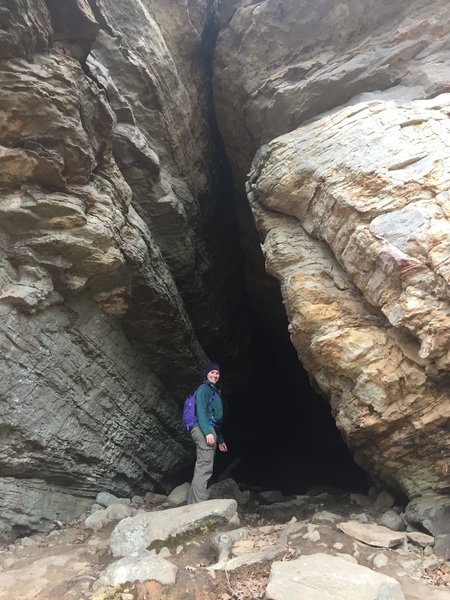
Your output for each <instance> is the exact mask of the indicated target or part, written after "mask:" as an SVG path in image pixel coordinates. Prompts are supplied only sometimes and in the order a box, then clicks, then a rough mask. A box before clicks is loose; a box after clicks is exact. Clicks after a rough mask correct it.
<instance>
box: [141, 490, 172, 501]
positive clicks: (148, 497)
mask: <svg viewBox="0 0 450 600" xmlns="http://www.w3.org/2000/svg"><path fill="white" fill-rule="evenodd" d="M166 500H167V496H164V494H155V493H154V492H147V493H146V494H145V496H144V503H145V504H162V503H163V502H166Z"/></svg>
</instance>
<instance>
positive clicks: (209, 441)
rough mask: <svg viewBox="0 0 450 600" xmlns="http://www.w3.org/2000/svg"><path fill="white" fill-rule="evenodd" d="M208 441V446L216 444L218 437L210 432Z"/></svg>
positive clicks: (207, 437)
mask: <svg viewBox="0 0 450 600" xmlns="http://www.w3.org/2000/svg"><path fill="white" fill-rule="evenodd" d="M205 439H206V443H207V444H208V446H214V444H215V443H216V438H215V437H214V434H212V433H208V435H207V436H206V438H205Z"/></svg>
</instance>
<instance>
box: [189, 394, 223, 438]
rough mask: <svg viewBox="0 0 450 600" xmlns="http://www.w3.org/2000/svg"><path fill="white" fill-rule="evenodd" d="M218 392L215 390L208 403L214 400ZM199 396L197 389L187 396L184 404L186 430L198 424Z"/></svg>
mask: <svg viewBox="0 0 450 600" xmlns="http://www.w3.org/2000/svg"><path fill="white" fill-rule="evenodd" d="M215 393H216V392H215V391H214V390H213V393H212V394H211V397H210V399H209V400H208V405H207V406H209V405H210V404H211V402H212V401H213V400H214V394H215ZM196 396H197V390H196V391H195V392H194V393H193V394H191V396H189V398H186V400H185V402H184V406H183V425H184V428H185V429H186V431H190V430H191V429H192V428H193V427H195V426H196V425H198V419H197V415H196V414H195V398H196Z"/></svg>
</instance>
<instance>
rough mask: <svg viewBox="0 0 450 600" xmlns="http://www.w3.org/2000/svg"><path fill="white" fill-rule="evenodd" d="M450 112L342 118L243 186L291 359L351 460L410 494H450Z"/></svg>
mask: <svg viewBox="0 0 450 600" xmlns="http://www.w3.org/2000/svg"><path fill="white" fill-rule="evenodd" d="M449 110H450V96H449V95H442V96H440V97H438V98H435V99H433V100H423V101H416V102H389V103H382V102H369V103H367V102H361V103H359V104H356V105H355V106H352V107H349V108H345V109H342V110H341V111H339V112H336V113H334V114H331V115H329V116H326V117H323V118H322V119H320V120H317V121H315V122H313V123H311V124H310V125H306V126H304V127H302V128H300V129H298V130H296V131H294V132H292V133H290V134H288V135H286V136H283V137H282V138H280V139H278V140H275V141H274V142H272V143H271V144H269V145H268V146H267V147H266V148H265V149H264V150H263V151H262V152H261V153H260V154H259V155H258V159H257V161H256V162H255V164H254V168H253V171H252V174H251V179H250V184H249V187H248V189H249V197H250V201H251V204H252V209H253V211H254V215H255V218H256V221H257V225H258V228H259V230H260V233H261V235H262V239H263V251H264V253H265V256H266V264H267V269H268V270H269V272H270V273H271V274H273V275H274V276H275V277H277V278H278V280H279V281H280V284H281V291H282V294H283V297H284V301H285V306H286V310H287V313H288V317H289V321H290V326H289V328H290V333H291V339H292V342H293V344H294V345H295V347H296V348H297V352H298V354H299V358H300V359H301V361H302V363H303V364H304V366H305V367H306V368H307V369H308V371H309V372H310V374H311V375H313V376H314V378H315V380H316V382H317V383H318V385H319V386H320V387H321V388H322V390H323V392H324V393H325V394H326V395H327V396H328V397H329V398H330V402H331V406H332V410H333V414H334V416H335V419H336V422H337V425H338V427H339V429H340V430H341V431H342V433H343V435H344V437H345V439H346V440H347V443H348V444H349V445H350V446H351V447H353V448H354V449H355V452H356V455H355V456H356V459H357V460H358V462H360V463H361V464H363V465H364V466H365V467H366V468H368V469H371V470H374V471H375V472H376V473H378V474H379V476H380V477H381V478H383V477H389V478H392V479H394V480H395V481H396V482H397V484H399V485H400V486H401V487H402V488H403V490H404V491H405V492H406V493H407V494H411V495H413V494H417V493H424V492H425V491H426V490H427V489H433V490H434V491H435V492H436V491H438V490H439V488H445V487H446V486H447V482H446V478H445V476H444V475H443V473H442V472H440V470H439V469H438V468H436V465H438V464H439V461H440V460H441V456H442V452H444V454H445V452H446V448H447V443H448V440H447V438H448V436H447V435H446V433H445V429H444V427H443V425H444V423H445V422H446V420H447V419H448V418H449V416H450V401H449V396H448V394H447V393H446V391H445V389H444V388H441V387H440V386H439V385H438V383H439V377H440V376H441V377H445V373H446V370H447V367H448V365H447V363H448V356H447V354H448V343H449V340H450V337H449V336H450V319H449V317H448V300H449V297H448V294H447V291H446V290H447V283H446V281H447V279H448V277H447V275H448V274H447V272H446V268H447V267H446V262H445V260H443V257H444V254H445V248H446V247H448V244H449V243H450V224H449V221H448V217H447V214H446V205H447V204H446V203H447V195H448V191H447V188H448V176H447V173H448V169H449V167H450V164H449V159H448V152H447V148H448V144H449V143H450V129H449V127H448V123H447V121H448V117H447V116H446V115H447V113H448V112H449ZM386 132H388V133H386ZM394 140H395V142H394ZM399 146H400V147H401V148H402V150H401V151H400V152H399V151H398V147H399ZM348 148H352V152H349V151H348ZM367 148H373V152H368V151H367ZM408 153H409V154H408ZM407 154H408V155H409V156H410V158H411V160H406V155H407ZM402 156H403V158H402ZM413 156H414V160H413V158H412V157H413ZM429 186H431V188H432V189H433V192H431V193H430V192H429V191H428V188H429ZM425 315H426V318H425ZM405 415H409V418H408V419H405ZM369 432H370V433H369ZM369 440H370V442H369ZM419 441H420V444H421V448H422V452H421V455H420V459H419V457H418V454H417V451H416V448H417V444H418V443H419ZM375 447H376V449H377V451H376V452H374V451H373V449H374V448H375Z"/></svg>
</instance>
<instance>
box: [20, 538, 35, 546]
mask: <svg viewBox="0 0 450 600" xmlns="http://www.w3.org/2000/svg"><path fill="white" fill-rule="evenodd" d="M33 543H34V542H33V540H32V539H31V538H29V537H23V538H22V539H21V540H20V545H21V546H23V547H24V548H26V547H27V546H32V545H33Z"/></svg>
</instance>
